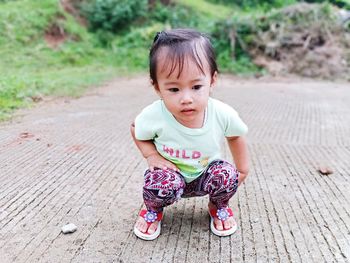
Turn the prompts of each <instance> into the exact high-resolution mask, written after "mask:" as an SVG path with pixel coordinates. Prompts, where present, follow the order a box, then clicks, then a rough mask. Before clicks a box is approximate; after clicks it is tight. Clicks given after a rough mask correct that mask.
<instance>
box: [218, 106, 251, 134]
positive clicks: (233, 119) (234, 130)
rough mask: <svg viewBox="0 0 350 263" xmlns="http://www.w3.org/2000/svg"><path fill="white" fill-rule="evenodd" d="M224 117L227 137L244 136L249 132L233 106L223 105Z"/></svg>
mask: <svg viewBox="0 0 350 263" xmlns="http://www.w3.org/2000/svg"><path fill="white" fill-rule="evenodd" d="M221 111H222V116H224V135H225V137H234V136H242V135H244V134H246V133H247V132H248V126H247V125H246V124H245V123H244V122H243V121H242V119H241V118H240V117H239V115H238V113H237V111H236V110H234V109H233V108H232V107H231V106H229V105H227V104H225V103H222V104H221Z"/></svg>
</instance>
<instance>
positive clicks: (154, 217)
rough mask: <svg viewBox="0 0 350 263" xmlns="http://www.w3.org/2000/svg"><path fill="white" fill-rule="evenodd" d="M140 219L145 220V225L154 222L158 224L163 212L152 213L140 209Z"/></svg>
mask: <svg viewBox="0 0 350 263" xmlns="http://www.w3.org/2000/svg"><path fill="white" fill-rule="evenodd" d="M139 215H140V216H141V217H143V218H144V219H145V221H146V222H147V224H149V225H150V224H152V223H153V222H155V221H158V222H160V221H161V220H162V218H163V212H158V213H157V212H154V211H151V210H146V209H142V210H141V211H140V214H139Z"/></svg>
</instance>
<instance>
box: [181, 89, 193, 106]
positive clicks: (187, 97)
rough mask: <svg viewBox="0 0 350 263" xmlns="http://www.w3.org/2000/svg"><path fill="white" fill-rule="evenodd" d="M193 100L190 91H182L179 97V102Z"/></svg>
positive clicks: (188, 102)
mask: <svg viewBox="0 0 350 263" xmlns="http://www.w3.org/2000/svg"><path fill="white" fill-rule="evenodd" d="M192 102H193V98H192V95H191V93H190V92H184V93H183V94H182V97H181V104H190V103H192Z"/></svg>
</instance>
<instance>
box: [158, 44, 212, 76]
mask: <svg viewBox="0 0 350 263" xmlns="http://www.w3.org/2000/svg"><path fill="white" fill-rule="evenodd" d="M162 52H164V53H165V56H164V57H165V59H164V64H163V67H162V69H161V72H164V71H167V70H169V73H168V75H167V77H169V76H170V75H171V74H173V73H174V71H175V70H176V69H177V70H178V74H177V78H179V77H180V76H181V73H182V71H183V68H184V64H185V63H186V61H187V60H189V59H190V60H192V61H193V62H194V63H195V64H196V66H197V68H198V69H199V70H200V71H201V72H202V73H203V74H205V72H204V64H203V61H202V60H203V59H205V55H204V51H203V48H202V46H201V45H200V43H198V41H186V42H182V43H176V44H174V45H172V46H171V47H164V48H163V51H162ZM158 55H159V54H158Z"/></svg>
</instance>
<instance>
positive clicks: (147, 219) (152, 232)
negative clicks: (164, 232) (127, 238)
mask: <svg viewBox="0 0 350 263" xmlns="http://www.w3.org/2000/svg"><path fill="white" fill-rule="evenodd" d="M162 217H163V213H162V212H160V213H156V212H153V211H147V210H146V209H142V210H141V212H140V216H139V217H138V219H137V220H136V223H135V226H134V233H135V235H136V236H138V237H139V238H141V239H143V240H153V239H156V238H157V237H158V236H159V234H160V229H161V220H162Z"/></svg>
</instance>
